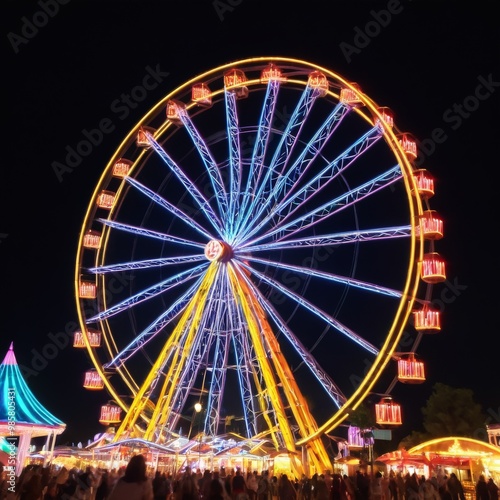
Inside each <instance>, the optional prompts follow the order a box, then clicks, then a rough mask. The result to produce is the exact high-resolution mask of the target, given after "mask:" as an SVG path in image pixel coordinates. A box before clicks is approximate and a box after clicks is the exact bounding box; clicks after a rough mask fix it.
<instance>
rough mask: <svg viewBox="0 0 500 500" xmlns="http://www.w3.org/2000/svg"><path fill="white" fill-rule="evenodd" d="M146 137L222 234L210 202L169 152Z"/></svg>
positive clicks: (220, 223) (218, 232) (150, 137)
mask: <svg viewBox="0 0 500 500" xmlns="http://www.w3.org/2000/svg"><path fill="white" fill-rule="evenodd" d="M146 136H147V138H148V141H149V143H150V144H151V146H152V147H153V149H154V150H155V151H156V152H157V153H158V155H159V156H160V158H161V159H162V160H163V161H164V162H165V163H166V164H167V166H168V167H169V169H170V171H171V172H172V173H173V174H174V175H175V176H176V177H177V178H178V179H179V181H180V182H181V183H182V185H183V186H184V188H185V189H186V191H187V192H188V193H189V194H190V195H191V197H192V198H193V200H194V201H195V202H196V204H197V206H198V207H199V209H200V211H201V213H203V214H204V215H205V217H206V218H207V219H208V221H209V222H210V223H211V224H212V226H213V227H214V229H215V230H216V231H217V234H219V235H220V234H222V222H221V221H220V218H219V217H218V215H217V214H216V213H215V212H214V210H213V208H212V206H211V205H210V202H209V201H208V200H207V199H206V198H205V197H204V196H203V194H202V193H201V192H200V190H199V189H198V188H197V186H196V185H195V184H194V183H193V182H192V181H191V180H190V179H189V177H188V176H187V175H186V174H185V173H184V172H183V170H182V169H181V168H180V167H179V166H178V165H177V163H175V162H174V160H172V158H170V156H169V155H168V154H167V152H166V151H165V150H164V149H163V148H162V147H161V146H160V144H158V142H157V141H156V140H155V139H154V137H153V136H152V135H151V134H150V133H149V132H147V133H146Z"/></svg>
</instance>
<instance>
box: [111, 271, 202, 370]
mask: <svg viewBox="0 0 500 500" xmlns="http://www.w3.org/2000/svg"><path fill="white" fill-rule="evenodd" d="M201 280H202V278H201V277H200V278H199V279H198V280H197V281H196V282H195V283H194V284H193V285H191V287H190V288H189V289H188V290H187V291H186V292H185V293H183V294H182V295H181V296H180V297H179V298H178V299H177V300H175V301H174V302H172V304H171V305H170V307H168V308H167V309H166V310H165V311H164V312H163V313H162V314H161V315H160V316H158V317H157V318H156V319H155V320H154V321H153V322H152V323H151V324H150V325H149V326H148V327H147V328H146V329H145V330H143V331H142V332H141V333H140V334H139V335H137V336H136V337H135V338H134V340H133V341H132V342H130V343H129V344H128V345H127V346H126V347H124V348H123V349H121V350H120V352H118V354H117V355H116V356H115V357H114V358H113V359H111V360H110V361H109V362H108V363H106V364H105V365H104V366H105V368H115V367H118V366H121V365H123V364H124V363H125V362H126V361H127V360H129V359H130V358H131V357H133V356H134V355H135V354H136V353H137V352H138V350H140V349H142V348H143V347H144V346H145V345H146V344H147V343H148V342H149V341H150V340H151V339H153V338H154V337H155V335H157V334H158V333H159V332H161V331H162V330H163V329H164V328H165V327H166V326H167V325H168V324H170V323H171V322H172V321H173V320H174V319H175V318H176V317H177V315H178V314H179V313H180V312H181V311H182V310H184V308H185V307H186V305H187V304H188V303H189V302H190V300H191V299H192V297H193V296H194V294H195V292H196V290H197V289H198V288H199V286H200V284H201Z"/></svg>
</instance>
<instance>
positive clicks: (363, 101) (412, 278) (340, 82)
mask: <svg viewBox="0 0 500 500" xmlns="http://www.w3.org/2000/svg"><path fill="white" fill-rule="evenodd" d="M268 64H273V65H276V66H277V67H278V68H281V67H283V68H285V67H286V68H297V71H296V72H294V74H293V77H286V78H283V79H282V82H281V83H283V84H286V83H289V82H291V83H292V84H293V85H294V86H300V85H302V86H303V87H306V86H307V84H308V81H307V80H300V79H299V75H301V74H302V75H303V74H305V72H306V71H307V70H309V71H318V72H320V73H322V74H323V75H326V77H327V79H328V88H325V89H323V90H324V91H325V95H329V96H331V97H334V98H337V99H338V98H339V95H340V91H341V89H349V90H350V91H351V92H353V93H355V94H356V95H357V97H358V98H359V101H360V102H358V103H357V104H356V105H355V106H354V107H353V110H354V111H355V112H356V113H357V114H359V115H360V116H361V117H362V118H363V119H364V120H365V121H367V122H369V123H370V124H371V125H374V124H375V123H378V127H379V128H380V131H381V133H382V134H383V137H384V139H385V141H386V143H387V144H388V146H389V147H390V149H391V150H392V152H393V155H394V157H395V158H396V159H397V163H398V165H399V167H400V168H401V173H402V176H403V181H404V183H405V186H406V192H407V196H408V200H409V203H408V209H409V212H410V221H411V224H412V225H413V224H416V222H414V221H417V220H418V219H419V217H420V216H421V215H422V213H423V206H422V201H421V199H420V197H419V196H418V190H417V186H416V184H415V179H414V177H413V170H414V169H413V167H412V165H411V163H410V161H409V160H408V158H407V155H406V152H405V151H404V150H403V148H402V146H401V143H400V138H399V137H398V135H399V134H398V132H397V131H395V130H393V129H392V127H390V126H388V125H387V123H386V122H385V121H384V117H383V116H382V114H381V111H380V109H381V108H379V107H378V106H376V105H375V104H374V103H373V102H372V101H371V100H370V99H369V98H368V97H367V96H365V95H364V94H363V93H362V92H361V90H360V89H359V87H357V86H356V85H355V84H351V83H349V82H347V81H346V80H344V79H343V78H341V77H340V76H338V75H337V74H335V73H333V72H331V71H330V70H328V69H326V68H323V67H320V66H317V65H314V64H311V63H308V62H305V61H301V60H299V59H290V58H281V57H270V58H268V57H262V58H251V59H246V60H242V61H237V62H234V63H229V64H226V65H222V66H219V67H217V68H215V69H213V70H210V71H207V72H205V73H203V74H201V75H199V76H197V77H195V78H193V79H191V80H189V81H188V82H186V83H185V84H183V85H181V86H180V87H178V88H177V89H176V90H174V91H173V92H172V93H170V94H168V95H167V96H166V97H165V98H164V99H162V100H161V101H160V102H159V103H158V104H157V105H156V106H154V107H153V108H152V109H151V110H150V111H149V112H148V113H147V114H146V115H145V116H144V117H143V119H141V120H140V121H139V122H138V123H137V124H136V125H135V127H134V128H133V129H132V130H131V132H130V133H129V134H128V135H127V137H126V138H125V139H124V141H123V142H122V143H121V145H120V146H119V148H118V149H117V151H116V153H115V154H114V155H113V157H112V159H111V160H110V162H109V163H108V165H107V167H106V169H105V170H104V172H103V174H102V176H101V179H100V181H99V183H98V185H97V187H96V190H95V192H94V195H93V197H92V202H91V204H90V205H89V208H88V210H87V213H86V216H85V221H84V226H83V231H82V234H81V236H80V241H79V254H78V258H77V267H76V273H77V275H76V277H75V278H76V279H75V284H76V290H77V297H78V293H79V288H78V287H79V284H80V275H81V271H82V269H83V267H84V266H83V265H82V264H81V255H82V253H83V251H84V246H83V237H84V233H85V231H86V230H87V229H88V228H90V227H92V226H93V223H94V219H95V213H96V208H95V207H96V200H97V198H98V197H99V195H100V193H101V191H102V188H103V187H105V186H107V184H108V182H109V178H110V175H111V172H112V170H113V167H114V165H115V164H116V162H117V161H119V160H120V159H121V158H124V157H126V155H125V152H126V151H127V150H128V149H129V148H130V147H131V145H132V144H133V143H134V141H135V139H136V137H137V134H138V133H139V131H140V130H141V129H142V128H144V127H147V125H148V124H149V122H150V121H151V120H153V119H155V118H156V117H157V116H158V114H159V113H160V112H162V111H163V110H164V108H165V106H166V105H167V103H169V102H170V101H172V100H174V99H175V100H177V99H179V98H180V97H185V95H187V92H188V91H189V90H190V89H191V88H192V87H193V85H195V84H196V83H199V82H202V83H207V85H210V84H212V83H213V82H214V81H216V80H218V79H221V78H222V75H223V74H224V73H225V72H227V71H231V70H233V69H242V70H246V71H249V70H250V69H252V70H254V71H259V72H260V71H262V69H263V68H265V67H266V66H267V65H268ZM245 86H246V87H248V88H252V87H262V86H263V83H262V81H261V79H260V78H254V79H248V80H246V81H245ZM234 88H238V85H235V87H234ZM224 91H225V89H224V88H221V89H219V90H213V91H212V93H213V94H214V95H220V96H221V97H220V99H222V96H223V93H224ZM194 106H195V104H194V103H186V109H187V110H188V111H189V110H190V109H191V108H193V107H194ZM362 107H363V108H364V109H367V110H368V111H369V113H368V114H365V113H364V112H363V111H362ZM173 127H174V128H175V126H174V124H173V123H172V122H171V121H168V120H166V121H165V122H164V123H163V124H162V125H161V126H159V127H158V128H157V129H156V130H155V131H151V132H148V137H150V138H151V139H153V140H154V141H156V142H157V144H158V145H161V144H160V143H161V142H162V136H163V134H165V135H166V136H168V134H169V131H171V130H173ZM149 134H151V135H149ZM166 142H167V143H168V138H167V139H166ZM147 154H148V153H147V151H146V150H143V151H142V153H140V154H139V156H138V158H137V159H136V160H135V161H134V162H132V165H131V169H130V172H129V174H128V175H129V176H131V177H132V176H133V174H134V172H135V171H136V170H140V168H139V167H140V166H141V168H142V166H143V162H144V161H146V160H145V157H146V156H147ZM124 186H125V183H123V184H122V185H121V186H120V188H119V190H118V191H117V193H116V194H117V198H118V199H120V194H121V190H122V189H123V187H124ZM117 206H118V205H117ZM113 210H114V209H113V208H112V209H111V210H110V215H109V218H112V216H113ZM109 234H110V230H109V227H107V228H105V230H104V231H103V236H104V238H103V246H102V250H99V252H98V255H100V256H101V257H102V256H104V255H105V251H106V247H107V244H108V237H109ZM410 240H411V246H410V256H409V265H408V275H407V280H406V283H405V287H404V290H403V291H402V293H401V301H400V306H399V308H398V312H397V314H396V316H395V318H394V322H393V324H392V326H391V329H390V331H389V334H388V336H387V339H386V341H385V343H384V345H383V346H382V347H381V349H380V352H379V354H378V356H377V359H376V361H375V362H374V363H373V365H372V367H371V369H370V370H369V372H368V374H367V376H366V378H365V379H364V380H363V382H362V383H361V384H360V386H359V387H358V389H357V391H355V392H354V394H353V395H352V396H351V397H350V398H348V400H347V401H346V403H345V405H344V406H343V408H344V411H340V412H338V413H337V414H335V415H333V417H332V418H331V419H329V420H328V421H327V422H325V423H324V424H323V425H322V426H320V427H319V428H318V429H317V431H315V432H314V433H312V434H310V435H309V436H306V438H305V439H304V440H303V441H304V442H305V441H309V440H311V439H313V438H314V437H316V436H317V435H319V434H321V433H322V432H325V431H326V430H329V429H332V428H334V427H335V426H337V425H338V424H339V423H340V422H342V421H343V420H344V419H345V418H346V417H347V415H348V413H349V411H351V410H352V409H353V408H355V407H356V406H357V405H358V404H360V403H361V402H362V400H363V399H364V397H365V396H366V394H367V393H369V392H370V391H371V389H372V388H373V386H374V384H375V383H376V381H377V379H378V377H379V375H380V373H382V371H383V370H384V368H385V366H386V365H387V363H388V362H389V361H390V360H391V359H392V354H393V352H394V350H395V348H396V345H397V342H398V339H399V337H400V335H401V332H402V328H403V327H404V325H405V324H406V322H407V320H408V316H409V314H410V312H411V309H412V305H413V302H414V301H415V299H416V295H417V289H418V286H419V283H420V275H419V272H420V269H419V265H418V262H420V261H421V260H422V258H423V252H424V244H423V239H422V238H417V237H416V229H415V227H414V226H412V228H411V231H410ZM203 253H204V256H205V258H206V259H208V260H209V261H210V262H220V261H228V260H231V258H232V257H233V248H232V246H231V245H230V244H229V243H227V242H226V241H224V239H220V238H213V239H210V240H209V241H208V242H207V243H206V244H205V245H204V246H203ZM99 265H104V263H103V262H101V264H99ZM82 309H83V308H82V307H81V306H80V305H79V308H78V312H79V319H80V323H81V325H82V330H83V329H84V328H85V325H86V324H87V322H86V319H85V315H84V314H82ZM102 323H103V324H104V326H105V323H107V320H104V321H103V322H102ZM104 330H105V328H104ZM84 337H85V336H84ZM85 342H86V346H87V348H88V351H89V354H90V357H91V359H92V361H93V364H94V365H95V367H96V369H97V371H98V372H99V374H100V375H101V376H102V378H103V380H104V382H105V384H106V387H107V389H108V391H109V392H110V393H111V395H112V396H113V398H114V399H115V400H116V401H117V402H118V403H119V404H120V405H121V406H122V408H123V409H125V410H128V409H129V404H128V403H127V402H126V401H124V400H123V398H121V397H120V395H119V394H118V393H117V392H116V391H115V389H114V387H113V385H112V384H111V383H110V382H109V380H108V379H107V377H106V375H107V374H106V373H105V371H106V370H105V368H104V364H103V363H102V362H101V361H100V360H99V359H98V357H97V354H96V350H95V349H94V348H92V347H91V346H90V344H89V342H88V339H85ZM107 343H108V350H110V352H111V353H114V354H116V353H117V352H118V350H119V348H118V347H117V345H116V344H115V342H114V339H113V338H112V337H109V338H108V341H107ZM117 369H118V371H120V370H122V369H123V370H125V371H126V367H123V366H118V368H117ZM125 376H126V377H127V375H125ZM130 388H131V391H132V393H133V394H135V393H137V390H138V386H137V384H135V385H134V384H133V383H132V381H130ZM298 444H300V442H298Z"/></svg>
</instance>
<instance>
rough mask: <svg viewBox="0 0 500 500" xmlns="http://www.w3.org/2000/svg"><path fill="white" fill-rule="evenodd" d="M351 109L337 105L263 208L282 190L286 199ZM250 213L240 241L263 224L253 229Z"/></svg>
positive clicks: (279, 180)
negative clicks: (250, 222)
mask: <svg viewBox="0 0 500 500" xmlns="http://www.w3.org/2000/svg"><path fill="white" fill-rule="evenodd" d="M350 110H351V108H348V107H346V106H344V105H342V104H341V103H339V104H338V105H337V106H335V108H334V109H333V111H332V113H331V114H330V116H328V118H327V119H326V120H325V122H324V123H323V125H322V126H321V127H320V128H319V129H318V131H317V132H316V134H315V135H314V137H313V138H312V139H311V140H310V141H309V142H308V143H307V144H306V146H305V147H304V148H303V150H302V153H301V154H300V155H299V157H298V159H297V160H295V161H294V163H293V164H292V165H291V166H290V168H288V171H287V173H286V174H285V175H283V176H281V177H280V178H278V182H277V184H276V187H275V189H273V193H272V196H270V197H269V199H268V200H267V203H266V204H265V205H264V206H263V207H262V208H263V209H266V208H269V207H270V205H271V204H272V203H274V202H275V201H276V200H277V199H278V197H279V195H280V194H281V193H282V192H284V196H283V199H286V197H287V196H288V195H289V194H290V192H291V190H293V188H294V186H295V185H297V183H298V182H299V179H300V177H301V176H302V174H303V173H304V171H305V170H307V168H308V166H310V165H311V164H312V162H313V161H314V159H315V158H317V156H318V155H319V154H320V153H321V150H322V148H323V146H324V145H325V144H326V142H327V141H328V140H329V139H330V137H331V136H332V135H333V133H334V132H335V130H336V129H337V128H338V126H339V125H340V124H341V123H342V120H343V118H344V117H345V116H346V115H347V114H348V112H349V111H350ZM257 182H258V179H257ZM282 203H283V201H281V204H282ZM281 204H280V206H281ZM262 211H263V210H261V212H262ZM271 212H272V211H271ZM250 214H252V212H250V211H249V212H248V214H247V217H246V219H245V221H244V222H245V224H246V227H247V230H246V231H242V232H241V234H240V237H239V238H238V241H241V240H242V239H243V238H245V237H246V238H249V237H250V236H251V235H252V234H255V232H257V231H258V230H259V229H260V227H262V225H263V223H259V224H258V225H257V227H255V228H254V229H253V230H252V229H251V225H250V224H249V217H250ZM269 218H270V217H269V216H268V217H265V218H264V222H267V221H268V220H269ZM254 225H255V224H254Z"/></svg>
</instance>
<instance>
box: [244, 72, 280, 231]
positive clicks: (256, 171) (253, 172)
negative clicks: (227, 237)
mask: <svg viewBox="0 0 500 500" xmlns="http://www.w3.org/2000/svg"><path fill="white" fill-rule="evenodd" d="M279 87H280V81H279V80H274V79H270V80H269V82H268V83H267V88H266V95H265V98H264V103H263V106H262V110H261V114H260V118H259V123H258V127H257V136H256V139H255V144H254V148H253V153H252V155H251V162H250V168H249V173H248V177H247V182H246V189H244V190H242V192H241V194H242V201H241V207H240V209H239V211H238V214H237V222H236V228H235V233H238V232H239V231H240V229H241V227H242V226H243V225H244V224H246V222H247V220H248V217H249V212H247V206H248V203H250V202H251V200H252V199H253V198H254V196H255V190H256V187H257V186H258V185H259V181H260V178H261V177H262V175H263V170H264V156H265V153H266V150H267V147H268V144H269V137H270V133H271V127H272V122H273V118H274V111H275V108H276V101H277V98H278V92H279ZM245 213H246V214H247V216H246V217H244V214H245Z"/></svg>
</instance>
